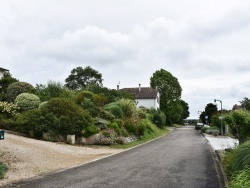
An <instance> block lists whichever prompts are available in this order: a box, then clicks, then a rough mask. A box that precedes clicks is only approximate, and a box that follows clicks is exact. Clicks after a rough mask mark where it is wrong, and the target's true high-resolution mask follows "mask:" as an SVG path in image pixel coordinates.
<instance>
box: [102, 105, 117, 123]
mask: <svg viewBox="0 0 250 188" xmlns="http://www.w3.org/2000/svg"><path fill="white" fill-rule="evenodd" d="M98 116H99V117H100V118H103V119H106V120H110V121H112V120H114V119H115V116H114V115H113V114H111V113H110V112H108V111H105V110H103V109H101V108H100V109H99V113H98Z"/></svg>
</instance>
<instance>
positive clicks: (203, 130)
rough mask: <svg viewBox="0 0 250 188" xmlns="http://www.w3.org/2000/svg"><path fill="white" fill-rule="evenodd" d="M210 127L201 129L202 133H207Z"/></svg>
mask: <svg viewBox="0 0 250 188" xmlns="http://www.w3.org/2000/svg"><path fill="white" fill-rule="evenodd" d="M209 128H210V127H202V128H201V132H202V133H206V131H207V130H208V129H209Z"/></svg>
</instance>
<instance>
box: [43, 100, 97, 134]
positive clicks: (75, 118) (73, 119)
mask: <svg viewBox="0 0 250 188" xmlns="http://www.w3.org/2000/svg"><path fill="white" fill-rule="evenodd" d="M40 109H41V112H42V114H43V115H49V116H50V117H51V118H52V119H51V120H50V122H48V124H47V128H48V129H49V130H48V131H49V132H50V131H52V132H55V131H56V132H58V133H59V134H62V135H67V134H76V135H79V136H80V135H82V130H83V129H84V128H86V127H87V126H88V125H91V124H92V122H93V120H92V118H91V117H90V116H89V114H88V113H87V112H85V111H84V110H82V109H81V108H80V107H79V106H77V105H76V104H75V103H73V102H72V101H70V100H67V99H63V98H53V99H51V100H50V101H48V102H47V103H46V104H45V105H44V106H42V107H41V108H40Z"/></svg>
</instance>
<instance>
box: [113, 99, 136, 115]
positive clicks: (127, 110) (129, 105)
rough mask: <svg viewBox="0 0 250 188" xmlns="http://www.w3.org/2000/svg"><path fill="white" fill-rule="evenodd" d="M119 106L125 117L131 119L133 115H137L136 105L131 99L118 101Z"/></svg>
mask: <svg viewBox="0 0 250 188" xmlns="http://www.w3.org/2000/svg"><path fill="white" fill-rule="evenodd" d="M117 103H118V105H120V106H121V109H122V111H123V114H124V117H126V118H131V117H132V116H133V114H135V113H136V105H135V102H134V101H133V100H129V99H120V100H118V101H117Z"/></svg>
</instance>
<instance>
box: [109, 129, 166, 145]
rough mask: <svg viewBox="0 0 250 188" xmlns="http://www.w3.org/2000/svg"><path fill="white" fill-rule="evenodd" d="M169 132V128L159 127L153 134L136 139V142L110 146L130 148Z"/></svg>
mask: <svg viewBox="0 0 250 188" xmlns="http://www.w3.org/2000/svg"><path fill="white" fill-rule="evenodd" d="M168 132H169V130H167V129H166V128H162V129H158V130H157V131H155V132H154V133H151V134H145V135H144V136H143V137H142V138H140V139H139V140H137V141H135V142H129V143H126V144H123V145H120V144H119V145H118V144H117V145H112V146H110V147H111V148H116V149H128V148H131V147H135V146H137V145H140V144H143V143H145V142H148V141H150V140H153V139H155V138H158V137H160V136H163V135H165V134H167V133H168Z"/></svg>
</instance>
